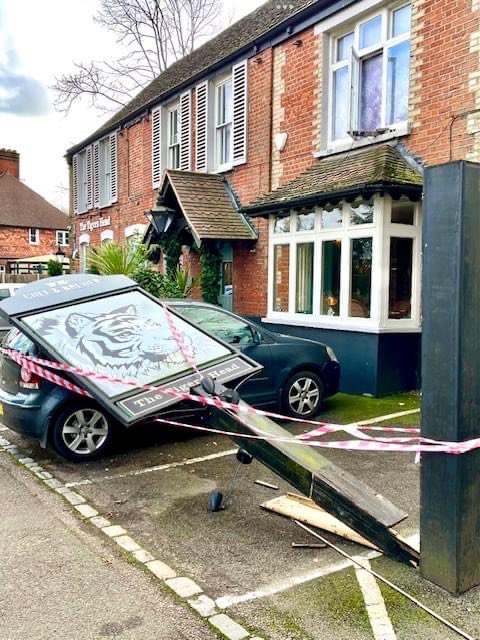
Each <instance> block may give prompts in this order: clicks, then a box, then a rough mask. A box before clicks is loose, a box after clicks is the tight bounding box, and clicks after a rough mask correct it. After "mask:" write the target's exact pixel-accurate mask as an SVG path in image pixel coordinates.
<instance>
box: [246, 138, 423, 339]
mask: <svg viewBox="0 0 480 640" xmlns="http://www.w3.org/2000/svg"><path fill="white" fill-rule="evenodd" d="M421 191H422V176H421V174H420V173H419V171H417V170H416V169H415V167H414V166H413V165H412V164H410V163H409V162H408V161H407V160H406V159H404V158H403V156H402V155H401V154H400V153H399V151H398V150H397V149H395V148H393V147H391V146H389V145H382V146H381V147H376V148H371V149H368V150H363V151H357V152H354V153H350V154H342V156H338V157H335V158H328V159H324V160H322V161H320V162H317V163H316V164H315V165H314V166H313V167H311V169H309V170H307V171H306V172H304V173H303V174H301V175H300V176H299V177H298V178H297V179H295V180H293V181H292V182H290V183H288V184H286V185H284V186H283V187H280V188H279V189H277V190H275V191H273V192H271V193H269V194H266V195H265V196H263V198H261V199H260V200H259V201H257V202H256V203H254V204H253V205H251V206H249V207H245V209H244V211H245V212H246V213H248V214H249V215H263V216H268V217H269V219H270V233H269V275H268V278H269V279H268V300H269V302H268V312H267V318H266V320H267V321H269V320H270V321H272V322H276V323H287V324H298V325H303V326H322V327H327V328H332V329H350V330H359V331H366V332H369V331H370V332H388V331H392V332H399V331H400V332H402V331H405V332H411V331H418V330H419V328H420V252H421V205H420V202H419V200H420V196H421Z"/></svg>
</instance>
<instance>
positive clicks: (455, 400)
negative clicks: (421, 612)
mask: <svg viewBox="0 0 480 640" xmlns="http://www.w3.org/2000/svg"><path fill="white" fill-rule="evenodd" d="M422 296H423V338H422V390H423V402H422V404H423V411H422V433H423V435H424V436H425V437H429V438H435V439H440V440H449V441H454V442H460V441H463V440H468V439H470V438H476V437H479V436H480V402H479V399H480V164H474V163H469V162H465V161H460V162H451V163H448V164H445V165H439V166H434V167H431V168H429V169H427V170H426V172H425V207H424V224H423V294H422ZM421 571H422V574H423V575H424V577H425V578H427V579H429V580H431V581H432V582H434V583H436V584H438V585H440V586H441V587H443V588H445V589H447V590H448V591H449V592H450V593H453V594H460V593H463V592H464V591H466V590H468V589H470V588H471V587H473V586H476V585H478V584H480V450H478V451H477V450H476V451H473V452H470V453H467V454H464V455H460V456H453V455H447V454H425V455H424V456H423V457H422V469H421Z"/></svg>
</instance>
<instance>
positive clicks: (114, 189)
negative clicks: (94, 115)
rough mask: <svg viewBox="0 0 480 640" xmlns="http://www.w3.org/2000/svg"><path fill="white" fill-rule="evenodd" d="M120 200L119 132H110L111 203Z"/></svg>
mask: <svg viewBox="0 0 480 640" xmlns="http://www.w3.org/2000/svg"><path fill="white" fill-rule="evenodd" d="M117 200H118V171H117V132H116V131H114V132H113V133H111V134H110V204H113V203H114V202H116V201H117Z"/></svg>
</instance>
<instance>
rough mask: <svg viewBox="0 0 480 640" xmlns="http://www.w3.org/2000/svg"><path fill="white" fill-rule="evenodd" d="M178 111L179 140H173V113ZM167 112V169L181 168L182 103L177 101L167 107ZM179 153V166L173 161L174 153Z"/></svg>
mask: <svg viewBox="0 0 480 640" xmlns="http://www.w3.org/2000/svg"><path fill="white" fill-rule="evenodd" d="M174 112H176V113H177V141H176V142H172V121H171V118H172V114H173V113H174ZM166 113H167V169H180V103H179V102H175V104H172V105H170V106H168V107H167V108H166ZM175 149H176V154H177V166H176V167H175V166H174V163H173V162H172V160H173V157H174V154H175Z"/></svg>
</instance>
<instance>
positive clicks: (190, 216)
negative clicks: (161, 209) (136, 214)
mask: <svg viewBox="0 0 480 640" xmlns="http://www.w3.org/2000/svg"><path fill="white" fill-rule="evenodd" d="M169 185H170V186H171V188H172V190H173V192H174V193H175V196H176V199H177V202H178V205H179V207H180V209H181V210H182V213H183V215H184V216H185V219H186V220H187V222H188V224H189V226H190V229H191V232H192V235H193V237H194V238H195V240H196V242H197V244H199V245H200V244H201V241H202V240H206V239H215V240H255V239H256V238H257V235H256V233H255V230H254V229H253V227H251V226H250V225H249V223H248V222H247V220H246V219H245V217H244V215H243V214H242V213H240V212H239V211H238V209H237V207H236V205H235V201H234V198H233V194H232V193H231V191H230V188H229V186H228V183H227V182H226V180H225V179H224V178H223V177H222V176H220V175H215V174H209V173H197V172H193V171H177V170H172V169H170V170H168V171H166V172H165V175H164V178H163V184H162V188H161V190H160V192H161V193H165V190H166V189H167V188H168V186H169Z"/></svg>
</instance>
